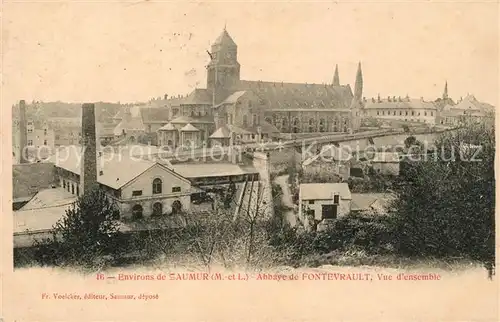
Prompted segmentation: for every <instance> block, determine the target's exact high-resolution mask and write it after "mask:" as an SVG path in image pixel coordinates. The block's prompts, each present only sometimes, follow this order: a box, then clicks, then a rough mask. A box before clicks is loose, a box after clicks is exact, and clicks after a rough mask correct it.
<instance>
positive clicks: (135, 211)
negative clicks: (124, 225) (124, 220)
mask: <svg viewBox="0 0 500 322" xmlns="http://www.w3.org/2000/svg"><path fill="white" fill-rule="evenodd" d="M140 218H142V206H141V205H135V206H134V207H132V219H140Z"/></svg>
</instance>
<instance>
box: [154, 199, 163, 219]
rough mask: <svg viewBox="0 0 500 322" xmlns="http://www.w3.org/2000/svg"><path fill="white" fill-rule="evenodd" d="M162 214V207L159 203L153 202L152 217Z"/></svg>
mask: <svg viewBox="0 0 500 322" xmlns="http://www.w3.org/2000/svg"><path fill="white" fill-rule="evenodd" d="M161 214H163V205H162V204H161V202H155V203H154V204H153V216H160V215H161Z"/></svg>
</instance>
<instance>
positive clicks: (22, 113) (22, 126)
mask: <svg viewBox="0 0 500 322" xmlns="http://www.w3.org/2000/svg"><path fill="white" fill-rule="evenodd" d="M27 146H28V130H27V124H26V102H25V101H24V100H21V101H19V151H18V152H17V153H18V159H19V163H28V155H27V152H28V151H24V149H25V148H26V147H27Z"/></svg>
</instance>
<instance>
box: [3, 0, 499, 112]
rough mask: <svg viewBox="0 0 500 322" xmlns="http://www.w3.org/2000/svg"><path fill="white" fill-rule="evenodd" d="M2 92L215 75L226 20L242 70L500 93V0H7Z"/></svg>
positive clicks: (78, 90) (84, 91)
mask: <svg viewBox="0 0 500 322" xmlns="http://www.w3.org/2000/svg"><path fill="white" fill-rule="evenodd" d="M3 10H4V12H3V18H4V19H3V26H2V27H3V29H2V30H3V34H2V36H3V41H2V45H3V46H2V50H3V62H2V66H3V85H4V86H3V92H2V102H3V104H4V105H6V106H9V105H12V104H14V103H15V102H17V101H18V100H20V99H25V100H26V101H28V102H31V101H32V100H41V101H58V100H59V101H67V102H93V101H94V102H95V101H108V102H118V101H120V102H138V101H146V100H148V99H150V98H152V97H158V96H163V95H164V94H169V95H178V94H187V93H189V92H190V91H191V90H192V89H193V88H195V87H201V88H203V87H205V84H206V69H205V66H206V64H207V63H208V59H209V57H208V54H207V52H206V50H208V49H210V44H211V43H212V42H213V41H214V40H215V39H216V38H217V36H218V35H219V34H220V33H221V31H222V29H223V28H224V25H226V28H227V30H228V32H229V34H230V35H231V36H232V38H233V39H234V41H235V42H236V43H237V45H238V60H239V62H240V64H241V78H242V79H246V80H263V81H264V80H265V81H277V82H281V81H284V82H303V83H305V82H307V83H331V82H332V78H333V74H334V69H335V64H338V66H339V72H340V82H341V84H350V85H351V87H352V88H354V86H353V85H354V80H355V75H356V68H357V64H358V62H359V61H360V62H361V63H362V69H363V76H364V96H366V97H367V98H370V97H376V96H377V95H378V94H380V95H381V96H382V97H387V96H389V95H390V96H406V95H407V94H408V95H410V96H411V97H416V98H418V97H424V98H425V99H435V98H437V97H440V96H441V94H442V91H443V88H444V83H445V81H448V89H449V94H450V96H451V97H452V98H454V99H458V98H460V97H461V96H465V95H467V94H468V93H471V94H474V95H475V96H476V98H478V99H479V100H482V101H486V102H489V103H492V104H497V100H498V93H497V92H498V88H499V84H498V72H499V71H498V57H499V55H498V7H497V4H496V3H495V2H494V1H490V2H488V1H482V2H461V3H453V2H440V3H435V2H430V1H426V2H421V1H420V2H413V3H410V2H404V1H397V2H395V1H385V2H378V3H375V2H368V1H364V2H350V3H347V2H335V3H334V2H304V1H301V2H286V3H285V2H227V1H226V2H210V3H209V2H200V1H197V2H191V3H187V2H186V3H183V2H154V1H153V0H149V1H136V2H117V1H115V2H112V1H106V2H103V1H101V2H97V1H94V2H92V1H86V2H76V1H73V2H50V1H45V2H41V1H38V2H36V1H31V2H12V1H11V2H9V1H6V2H5V1H4V3H3Z"/></svg>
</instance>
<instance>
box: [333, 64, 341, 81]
mask: <svg viewBox="0 0 500 322" xmlns="http://www.w3.org/2000/svg"><path fill="white" fill-rule="evenodd" d="M332 84H333V86H340V79H339V65H335V74H333V83H332Z"/></svg>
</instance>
